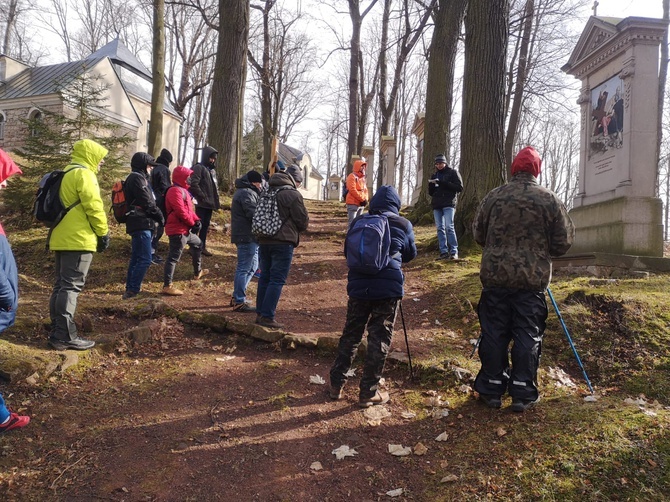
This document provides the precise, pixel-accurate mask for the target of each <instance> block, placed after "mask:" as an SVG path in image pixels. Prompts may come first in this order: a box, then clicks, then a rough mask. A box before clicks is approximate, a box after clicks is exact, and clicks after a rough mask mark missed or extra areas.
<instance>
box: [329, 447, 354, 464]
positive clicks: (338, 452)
mask: <svg viewBox="0 0 670 502" xmlns="http://www.w3.org/2000/svg"><path fill="white" fill-rule="evenodd" d="M331 453H332V454H333V455H335V458H336V459H337V460H342V459H343V458H344V457H353V456H354V455H358V452H357V451H356V450H354V449H353V448H349V446H347V445H346V444H343V445H342V446H340V447H339V448H336V449H334V450H333V451H332V452H331Z"/></svg>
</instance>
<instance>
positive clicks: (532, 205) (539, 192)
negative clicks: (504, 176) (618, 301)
mask: <svg viewBox="0 0 670 502" xmlns="http://www.w3.org/2000/svg"><path fill="white" fill-rule="evenodd" d="M472 231H473V234H474V237H475V240H476V241H477V242H478V243H479V244H481V245H482V246H484V254H483V255H482V263H481V268H480V272H479V278H480V279H481V281H482V285H483V286H484V287H485V288H518V289H526V290H531V291H544V290H545V289H546V288H547V286H548V285H549V282H550V281H551V257H552V256H561V255H563V254H565V253H566V252H567V251H568V249H570V246H571V245H572V239H573V238H574V233H575V229H574V226H573V224H572V220H571V219H570V216H568V212H567V210H566V208H565V206H564V205H563V203H562V202H561V201H560V200H559V199H558V197H556V194H554V193H553V192H552V191H551V190H549V189H547V188H544V187H542V186H540V185H538V183H537V180H536V179H535V177H534V176H533V175H532V174H530V173H525V172H522V173H518V174H516V175H515V176H513V177H512V178H511V179H510V182H509V183H508V184H506V185H503V186H500V187H498V188H495V189H494V190H491V192H489V194H488V195H487V196H486V197H484V200H483V201H482V203H481V205H480V206H479V210H478V211H477V215H476V216H475V221H474V223H473V225H472Z"/></svg>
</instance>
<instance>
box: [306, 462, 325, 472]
mask: <svg viewBox="0 0 670 502" xmlns="http://www.w3.org/2000/svg"><path fill="white" fill-rule="evenodd" d="M309 468H310V469H312V470H313V471H320V470H322V469H323V466H322V465H321V462H312V465H310V466H309Z"/></svg>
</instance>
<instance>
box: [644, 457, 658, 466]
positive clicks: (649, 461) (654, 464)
mask: <svg viewBox="0 0 670 502" xmlns="http://www.w3.org/2000/svg"><path fill="white" fill-rule="evenodd" d="M647 463H648V464H649V465H650V466H652V467H656V466H657V465H658V464H657V463H656V462H654V461H653V460H652V459H650V458H648V459H647Z"/></svg>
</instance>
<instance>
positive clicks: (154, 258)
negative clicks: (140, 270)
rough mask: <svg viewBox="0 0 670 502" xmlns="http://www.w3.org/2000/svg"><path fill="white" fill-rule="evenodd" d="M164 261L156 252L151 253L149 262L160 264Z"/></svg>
mask: <svg viewBox="0 0 670 502" xmlns="http://www.w3.org/2000/svg"><path fill="white" fill-rule="evenodd" d="M164 262H165V260H163V258H161V257H160V256H158V255H157V254H152V255H151V263H152V264H153V265H162V264H163V263H164Z"/></svg>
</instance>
